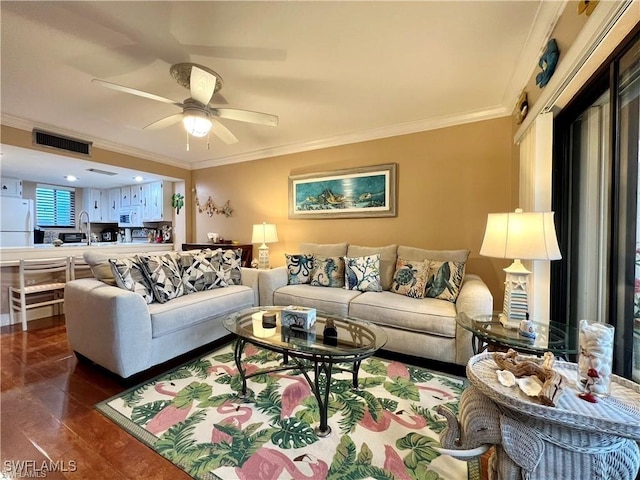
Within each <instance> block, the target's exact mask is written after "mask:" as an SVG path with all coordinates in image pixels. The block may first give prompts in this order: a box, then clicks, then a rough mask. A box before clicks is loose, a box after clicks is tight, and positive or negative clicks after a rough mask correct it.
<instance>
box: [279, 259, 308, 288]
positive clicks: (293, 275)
mask: <svg viewBox="0 0 640 480" xmlns="http://www.w3.org/2000/svg"><path fill="white" fill-rule="evenodd" d="M284 256H285V258H286V259H287V283H288V284H289V285H300V284H303V283H310V282H311V270H312V269H313V255H311V254H309V253H302V254H295V255H290V254H288V253H285V254H284Z"/></svg>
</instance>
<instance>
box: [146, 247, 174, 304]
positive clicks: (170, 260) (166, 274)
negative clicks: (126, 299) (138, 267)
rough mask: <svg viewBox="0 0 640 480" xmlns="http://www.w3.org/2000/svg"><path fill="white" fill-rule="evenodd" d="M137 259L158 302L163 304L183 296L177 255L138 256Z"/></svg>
mask: <svg viewBox="0 0 640 480" xmlns="http://www.w3.org/2000/svg"><path fill="white" fill-rule="evenodd" d="M138 259H139V262H140V263H141V264H142V266H143V268H144V274H145V276H146V277H147V280H149V283H150V284H151V290H152V291H153V296H154V297H155V298H156V300H157V301H158V302H160V303H165V302H167V301H169V300H171V299H173V298H178V297H180V296H182V295H183V294H184V285H183V283H182V275H181V274H180V267H179V266H178V263H177V261H176V260H177V254H170V253H165V254H164V255H138Z"/></svg>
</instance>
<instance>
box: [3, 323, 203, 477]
mask: <svg viewBox="0 0 640 480" xmlns="http://www.w3.org/2000/svg"><path fill="white" fill-rule="evenodd" d="M123 390H125V386H124V385H122V384H121V383H119V382H118V381H116V380H115V379H114V378H113V377H110V376H109V375H108V374H106V373H104V372H102V371H101V370H100V369H98V368H96V367H95V366H92V365H90V364H87V363H84V362H78V360H77V359H76V357H75V356H74V354H73V352H72V351H71V350H70V349H69V345H68V343H67V333H66V329H65V325H64V317H63V316H60V317H51V318H48V319H43V320H35V321H31V322H29V330H28V331H27V332H22V330H21V329H20V326H19V325H17V326H12V327H3V328H2V329H0V456H1V467H0V468H1V469H2V472H3V473H5V474H7V473H8V469H10V468H13V469H14V470H15V469H16V468H18V465H17V463H16V462H17V461H20V460H22V461H34V462H35V464H33V463H31V464H25V465H23V468H25V469H26V470H28V471H31V472H34V470H35V469H41V468H42V465H43V462H45V464H46V465H45V468H46V466H48V465H49V462H52V464H53V465H56V462H57V466H58V469H59V470H67V471H66V472H64V471H63V472H52V471H50V472H47V474H46V478H47V480H53V479H64V478H73V479H92V480H99V479H108V480H120V479H141V478H144V479H172V480H173V479H182V478H184V479H188V478H191V477H189V476H188V475H186V474H185V473H184V472H183V471H182V470H180V469H178V468H177V467H175V466H174V465H172V464H171V463H170V462H168V461H166V460H165V459H163V458H162V457H161V456H160V455H158V454H157V453H155V452H153V451H152V450H151V449H149V448H148V447H146V446H145V445H144V444H142V443H140V442H139V441H138V440H136V439H135V438H134V437H132V436H131V435H129V434H128V433H126V432H125V431H124V430H122V429H121V428H119V427H117V426H116V425H115V424H114V423H113V422H111V421H110V420H109V419H107V418H105V417H104V416H103V415H101V414H100V413H99V412H98V411H97V410H95V409H94V408H93V406H94V405H95V404H96V403H97V402H99V401H101V400H105V399H107V398H109V397H111V396H113V395H115V394H117V393H119V392H121V391H123ZM72 470H75V471H72ZM24 476H28V472H24V473H23V475H22V477H24ZM31 476H32V477H33V476H35V475H34V474H33V473H32V474H31ZM6 477H8V478H14V477H11V476H10V475H6ZM18 477H19V476H18V475H16V476H15V478H18ZM2 478H5V477H2Z"/></svg>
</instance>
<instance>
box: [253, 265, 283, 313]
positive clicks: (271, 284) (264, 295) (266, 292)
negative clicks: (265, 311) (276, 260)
mask: <svg viewBox="0 0 640 480" xmlns="http://www.w3.org/2000/svg"><path fill="white" fill-rule="evenodd" d="M258 272H259V276H260V305H273V294H274V292H275V291H276V290H277V289H279V288H281V287H284V286H285V285H287V282H288V276H287V267H277V268H272V269H270V270H258Z"/></svg>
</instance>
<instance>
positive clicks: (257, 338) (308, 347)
mask: <svg viewBox="0 0 640 480" xmlns="http://www.w3.org/2000/svg"><path fill="white" fill-rule="evenodd" d="M282 308H284V307H253V308H248V309H245V310H242V311H240V312H236V313H233V314H231V315H229V316H228V317H227V318H225V320H224V322H223V324H224V327H225V328H226V329H227V330H228V331H229V332H231V333H235V334H236V335H238V336H239V337H241V338H244V339H246V340H248V341H250V342H251V343H254V344H262V345H265V346H267V347H275V348H278V349H282V350H289V351H293V352H300V353H305V354H312V355H323V356H331V357H342V356H343V357H351V356H354V355H356V356H360V355H363V354H370V353H372V352H375V351H377V350H379V349H380V348H382V347H383V346H384V344H385V343H387V334H386V333H385V332H384V331H383V330H382V329H381V328H380V327H378V326H376V325H374V324H372V323H369V322H366V321H364V320H360V319H356V318H351V317H345V316H341V315H335V314H329V313H325V312H321V311H320V310H318V311H316V323H315V324H314V325H313V326H312V327H311V328H310V329H309V330H303V329H301V328H296V327H283V326H282V322H281V310H282ZM265 312H274V313H275V314H276V327H275V328H273V329H270V330H265V329H263V328H262V315H263V313H265ZM327 320H332V321H333V325H334V327H335V329H336V331H337V339H336V338H335V337H332V336H326V335H325V334H324V330H325V326H326V324H327Z"/></svg>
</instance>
